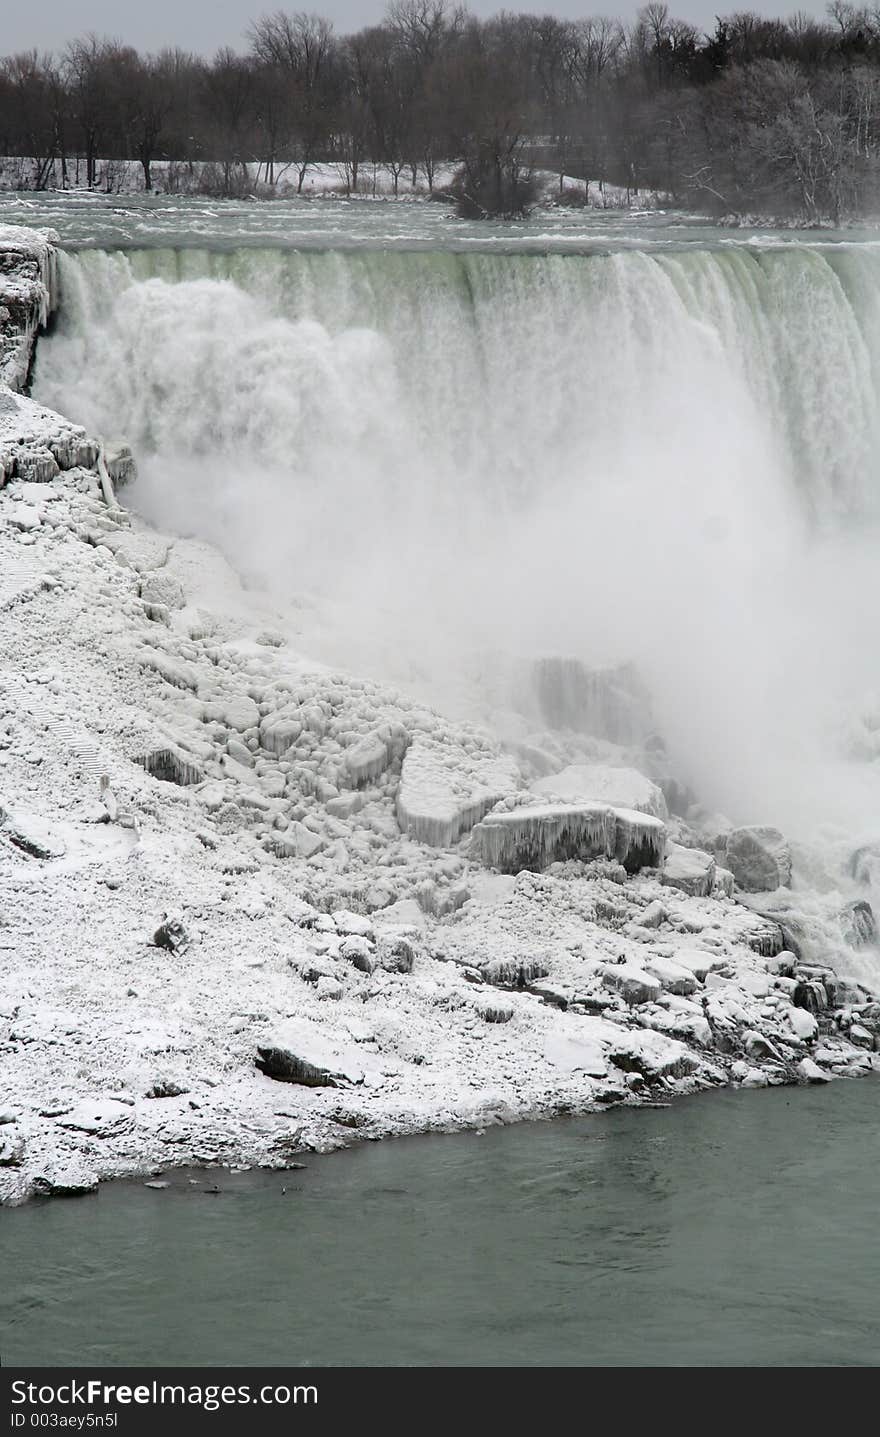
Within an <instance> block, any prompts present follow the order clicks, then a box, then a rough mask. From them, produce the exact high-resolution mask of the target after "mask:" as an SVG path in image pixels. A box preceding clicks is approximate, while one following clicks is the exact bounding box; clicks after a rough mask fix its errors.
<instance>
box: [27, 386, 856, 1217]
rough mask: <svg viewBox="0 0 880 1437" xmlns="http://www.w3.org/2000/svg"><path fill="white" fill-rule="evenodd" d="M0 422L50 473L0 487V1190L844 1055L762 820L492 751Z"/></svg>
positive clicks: (817, 966)
mask: <svg viewBox="0 0 880 1437" xmlns="http://www.w3.org/2000/svg"><path fill="white" fill-rule="evenodd" d="M0 393H3V392H2V391H0ZM9 397H10V399H11V398H12V396H11V395H10V396H9ZM7 414H8V416H9V417H8V419H7V421H6V432H7V433H8V434H9V435H10V436H12V435H14V434H16V433H17V434H18V437H21V436H23V435H26V434H31V435H33V436H36V437H37V438H39V437H40V436H42V437H43V439H44V440H45V448H46V450H47V452H48V453H49V454H50V455H51V457H52V458H53V460H54V462H55V465H56V472H54V473H52V474H51V476H50V474H49V472H48V470H46V471H44V472H42V473H33V474H31V475H29V474H28V473H27V472H25V471H21V472H20V471H19V470H18V468H17V467H14V468H13V469H12V470H10V471H9V473H8V477H6V483H5V485H3V484H0V1093H2V1098H0V1198H2V1199H3V1200H5V1201H19V1200H22V1199H24V1198H26V1197H27V1196H28V1195H30V1194H32V1193H35V1192H45V1193H50V1192H69V1191H82V1190H86V1189H88V1188H90V1187H92V1186H94V1184H95V1183H96V1182H97V1181H98V1180H99V1179H100V1178H105V1177H112V1176H114V1175H120V1174H125V1173H138V1172H145V1171H155V1170H159V1169H161V1168H163V1167H168V1166H172V1165H175V1164H181V1163H191V1162H197V1163H211V1162H219V1163H228V1164H242V1163H265V1164H270V1165H277V1166H283V1165H284V1164H285V1163H286V1162H289V1161H290V1160H291V1159H292V1158H293V1157H294V1155H295V1154H296V1153H297V1152H299V1151H302V1150H308V1149H311V1150H319V1151H322V1150H328V1149H331V1148H334V1147H338V1146H340V1145H342V1144H344V1143H347V1142H349V1141H351V1140H352V1139H353V1138H354V1137H357V1136H358V1135H360V1136H368V1137H381V1136H384V1135H387V1134H392V1133H402V1132H415V1131H428V1130H452V1129H455V1128H458V1127H462V1126H466V1125H478V1126H479V1125H484V1124H486V1123H489V1122H501V1121H510V1120H513V1119H515V1118H522V1117H528V1116H537V1115H550V1114H554V1113H559V1112H571V1111H579V1110H587V1109H590V1108H594V1107H596V1106H597V1105H603V1104H608V1103H616V1102H639V1101H644V1100H645V1098H648V1099H649V1100H654V1101H656V1100H657V1099H658V1098H665V1097H668V1096H671V1095H673V1094H675V1093H680V1092H690V1091H693V1090H695V1089H698V1088H702V1087H707V1086H710V1085H715V1084H719V1083H724V1082H731V1081H733V1082H744V1083H746V1084H748V1085H761V1084H765V1083H768V1082H773V1083H776V1082H792V1081H798V1082H808V1081H823V1080H825V1079H827V1078H828V1077H830V1076H832V1075H834V1074H837V1073H840V1074H844V1073H847V1074H854V1073H858V1072H863V1071H866V1070H869V1069H870V1068H871V1067H872V1066H873V1065H874V1064H875V1062H876V1061H877V1060H876V1057H875V1047H876V1042H877V1036H876V1035H877V1033H878V1032H880V1005H878V1004H877V1003H876V1002H874V1001H873V999H872V997H871V995H870V994H869V993H868V992H867V990H866V989H865V988H864V987H862V986H860V985H859V984H858V983H856V982H854V981H852V980H847V979H845V978H841V977H838V976H836V975H835V974H834V973H833V972H832V971H831V970H830V969H829V967H828V965H827V962H825V961H824V960H823V958H822V954H821V952H817V950H816V944H815V942H813V941H812V938H811V934H810V933H807V934H805V933H804V932H803V927H804V925H803V924H801V926H800V927H799V926H798V914H799V913H800V912H801V909H800V908H799V903H800V902H801V898H800V895H799V894H798V893H797V891H796V890H790V889H789V888H788V887H787V886H786V884H787V883H788V882H789V879H790V857H791V855H790V851H789V849H788V846H787V845H786V844H785V840H784V838H783V836H782V835H780V834H777V833H776V832H775V831H774V830H772V829H768V828H763V829H749V830H746V829H740V830H733V831H725V832H723V833H721V834H720V835H719V834H718V833H717V832H716V831H713V829H712V826H711V824H710V823H708V821H707V823H706V824H705V825H704V826H703V827H702V828H699V829H698V828H695V827H692V826H690V825H689V824H687V823H684V822H682V820H681V819H678V818H672V819H668V818H667V817H665V816H664V817H661V816H660V815H659V812H658V810H661V809H662V806H663V801H664V800H663V795H662V794H661V795H659V796H658V794H659V790H658V789H657V787H656V784H652V783H651V782H649V780H650V779H652V778H656V777H657V775H656V774H654V773H653V772H648V770H647V767H644V770H643V771H640V770H641V769H642V765H635V758H634V750H633V749H629V748H628V749H627V751H626V760H625V761H624V760H623V758H622V757H621V756H620V755H621V754H622V753H623V750H619V751H618V759H617V762H616V763H615V762H614V761H613V760H614V749H613V745H612V743H611V741H610V740H606V739H605V738H604V737H603V744H604V748H603V750H602V752H603V753H605V754H606V757H607V759H608V764H607V765H606V766H605V767H604V768H603V767H602V765H600V764H598V763H596V762H595V755H593V756H592V758H593V761H592V767H590V765H589V764H588V763H587V762H586V761H585V756H584V755H585V752H586V753H587V754H589V749H588V738H585V736H584V735H583V734H577V733H575V732H568V731H566V730H563V729H562V728H559V729H557V730H556V731H555V733H550V734H545V735H542V734H536V735H533V736H529V740H528V741H523V742H522V743H521V744H518V745H512V746H510V747H507V748H505V747H502V745H501V744H500V743H499V742H498V741H497V739H496V738H495V737H493V735H492V734H490V733H488V732H485V731H484V730H482V729H480V728H479V727H476V726H473V725H468V724H465V723H460V722H453V721H451V720H449V719H447V718H445V717H444V716H443V715H442V714H441V713H439V712H437V711H435V710H434V709H432V708H431V707H429V706H427V705H425V704H423V703H420V702H418V701H416V700H415V699H413V698H411V697H409V696H408V695H406V694H402V693H399V692H397V691H395V690H394V689H392V688H390V687H389V686H388V685H385V684H382V683H378V682H372V681H370V680H367V679H355V678H353V677H351V676H350V675H348V674H346V673H343V672H340V671H338V670H336V669H332V668H328V667H325V666H321V665H319V664H316V663H315V662H314V661H310V660H308V659H306V658H304V657H303V656H302V654H301V653H299V652H298V650H297V644H296V626H295V622H294V619H295V616H294V615H292V614H291V613H290V612H289V611H286V610H285V609H284V608H283V607H279V606H278V603H277V602H276V601H274V600H272V599H271V598H269V597H267V596H265V595H263V594H261V593H260V591H259V590H257V589H254V588H248V589H245V588H244V587H243V586H242V584H241V582H240V580H239V578H238V576H237V574H236V573H235V572H234V570H233V569H232V568H231V566H230V565H229V564H228V563H227V562H226V560H225V559H223V558H222V556H221V555H220V554H219V553H218V552H217V551H216V550H214V549H213V548H211V547H210V546H208V545H207V544H203V543H200V542H198V541H195V540H191V539H181V538H178V537H176V536H175V535H172V534H164V533H161V532H159V531H157V530H155V529H152V528H150V527H148V526H146V525H144V524H142V523H140V522H139V521H137V520H136V519H134V518H133V517H132V516H130V515H129V514H128V513H126V512H125V511H124V510H123V509H121V508H120V507H118V505H116V504H113V503H110V504H108V502H107V498H108V494H107V490H106V487H105V488H104V489H103V490H102V487H101V484H100V481H99V478H98V476H97V475H96V473H95V472H93V471H92V470H91V469H90V468H88V467H86V465H85V463H84V461H86V460H89V459H90V457H91V455H90V452H87V451H85V450H83V451H82V452H80V454H79V455H78V458H79V460H80V461H81V462H79V463H72V464H70V465H68V466H67V467H66V469H65V472H63V473H62V472H60V469H61V465H60V462H59V460H58V459H57V457H56V453H55V450H54V449H53V448H52V442H53V436H55V438H54V442H55V443H56V445H57V443H58V440H59V438H60V437H61V436H63V435H64V434H65V433H66V432H68V431H72V430H73V428H74V427H73V426H67V425H66V421H64V420H63V419H61V418H60V417H59V416H56V415H52V414H51V412H50V411H48V410H45V409H40V408H39V406H34V405H32V404H31V403H30V401H28V400H26V399H24V398H23V397H20V396H19V397H17V398H16V399H15V408H14V411H13V410H11V409H9V410H7ZM16 426H17V429H16ZM28 426H30V428H28ZM76 432H77V433H78V434H79V435H80V440H81V442H82V444H83V445H92V446H93V447H94V448H96V447H97V446H96V444H95V442H94V441H92V440H91V439H89V438H88V436H85V435H84V434H83V433H82V431H76ZM29 442H30V441H29ZM18 447H19V448H25V449H26V448H27V447H28V445H25V446H18ZM96 462H97V461H96ZM4 474H5V471H4ZM38 481H42V482H38ZM109 497H110V498H111V500H112V497H113V496H112V492H111V494H110V495H109ZM565 672H566V674H567V675H568V677H569V678H573V676H574V670H572V669H571V668H570V667H569V668H566V670H565ZM604 682H605V680H595V681H594V680H593V679H590V681H589V682H587V681H586V680H585V681H584V683H583V684H578V683H572V684H569V685H568V687H567V689H566V703H567V704H568V705H569V707H570V706H571V704H573V703H574V701H575V698H574V696H575V695H576V693H577V692H579V691H580V689H581V688H583V689H584V691H585V692H587V691H589V693H590V694H591V695H592V696H593V697H595V694H596V693H597V692H598V691H599V690H600V689H601V685H602V683H604ZM615 692H616V689H615ZM591 702H592V699H591ZM599 707H600V708H601V711H602V712H603V714H604V715H605V717H606V719H608V721H609V722H610V717H609V715H610V716H612V717H613V716H614V715H616V714H617V712H618V707H619V705H613V706H609V705H607V704H606V705H604V706H599ZM597 711H598V709H597ZM574 717H576V715H574ZM571 718H572V715H571V714H569V713H566V719H567V720H570V719H571ZM616 721H617V720H616V718H615V722H616ZM637 731H638V729H637V726H635V725H634V726H633V729H632V732H633V733H636V732H637ZM647 763H648V758H647V755H645V757H644V765H645V766H646V765H647ZM634 765H635V767H634ZM609 766H610V767H611V768H614V769H616V770H617V772H613V773H609V772H608V771H607V769H608V767H609ZM575 768H576V769H577V772H574V770H575ZM541 774H542V775H543V779H542V778H541V777H540V776H539V775H541ZM554 776H555V777H556V787H555V788H554V786H553V783H552V782H550V781H548V780H550V779H551V778H552V777H554ZM585 785H586V786H591V787H593V788H594V789H595V790H596V791H595V792H593V793H584V792H582V791H581V790H582V789H583V787H584V786H585ZM671 792H672V788H671V787H670V793H671ZM591 800H593V802H592V806H591V804H590V801H591ZM573 809H578V810H580V809H583V810H588V811H589V812H590V813H592V814H593V816H594V817H593V819H591V820H590V821H585V822H583V823H572V822H571V821H570V814H571V812H572V810H573ZM649 810H653V811H649ZM560 815H561V817H560ZM545 821H546V822H549V823H550V824H551V825H552V824H554V823H561V824H562V826H563V828H564V832H565V839H564V845H563V851H561V852H559V853H557V852H556V851H554V849H553V845H552V843H551V844H547V843H546V842H545V838H546V833H545V832H544V829H543V828H542V825H543V824H544V823H545ZM621 823H623V824H624V825H628V828H626V832H624V831H623V830H620V824H621ZM536 825H537V830H536ZM481 827H482V828H484V833H483V834H481V833H480V832H479V829H480V828H481ZM486 827H488V828H489V829H490V830H493V829H494V830H495V831H496V832H495V833H494V836H493V840H492V842H491V843H487V842H486V841H485V828H486ZM538 830H539V831H540V835H541V841H540V843H534V842H533V841H532V840H533V838H534V835H535V833H536V831H538ZM619 830H620V831H619ZM498 831H500V832H501V834H502V835H503V834H504V833H505V832H507V831H510V832H512V833H513V838H514V846H519V845H526V846H528V848H529V854H528V863H526V864H524V865H523V867H522V868H520V867H519V864H518V863H513V864H509V863H508V862H507V861H506V859H505V862H504V863H503V864H502V863H499V864H498V866H496V860H497V859H498V857H499V852H500V851H499V849H498V846H497V843H496V838H497V836H498ZM553 831H554V832H555V830H553ZM597 835H598V839H599V840H601V843H600V847H599V851H596V843H597ZM627 835H629V837H627ZM551 836H552V833H551ZM632 836H635V839H636V842H635V843H634V844H633V843H630V841H629V838H630V837H632ZM625 838H626V839H627V841H626V842H623V840H624V839H625ZM619 840H620V846H619ZM648 840H650V841H648ZM664 850H665V855H666V856H665V857H664ZM869 860H870V855H867V856H866V857H865V858H864V862H866V863H868V862H869ZM728 865H729V866H728ZM508 866H512V867H513V868H514V869H516V870H517V871H513V872H510V873H504V872H500V871H498V868H499V867H508ZM533 868H534V869H537V870H538V871H534V872H533V871H529V870H530V869H533ZM776 879H778V880H779V883H780V887H779V888H778V889H777V890H776V891H775V892H768V891H767V884H768V882H769V881H771V880H773V881H775V880H776ZM734 883H736V884H737V885H738V887H737V890H736V892H737V895H738V897H737V898H735V897H734V896H733V892H734ZM740 900H742V901H740ZM835 904H838V906H841V907H842V899H839V898H838V896H835V894H833V893H832V894H829V895H828V898H827V906H828V908H829V911H834V912H836V908H835ZM856 907H857V905H855V904H850V906H849V908H848V910H847V913H846V915H844V914H843V913H841V920H840V921H841V925H842V926H843V925H846V926H847V932H848V933H849V934H850V938H849V940H848V941H851V942H852V943H853V944H855V945H858V944H865V943H867V944H869V945H870V944H872V943H873V942H874V941H875V930H874V928H873V919H872V916H871V915H870V908H869V907H868V905H867V904H862V905H861V907H860V908H859V909H858V912H857V911H856ZM774 911H776V913H777V915H778V916H773V915H774ZM768 915H769V916H768ZM793 948H797V949H798V950H799V952H797V953H796V952H794V951H792V949H793Z"/></svg>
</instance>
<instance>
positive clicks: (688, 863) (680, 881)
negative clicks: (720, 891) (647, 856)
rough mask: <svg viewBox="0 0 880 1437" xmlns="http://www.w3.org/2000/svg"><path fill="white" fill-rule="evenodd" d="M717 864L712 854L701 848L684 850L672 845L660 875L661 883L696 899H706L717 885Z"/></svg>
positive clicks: (669, 846)
mask: <svg viewBox="0 0 880 1437" xmlns="http://www.w3.org/2000/svg"><path fill="white" fill-rule="evenodd" d="M715 871H716V864H715V859H714V858H713V857H712V854H711V853H704V852H703V850H702V849H700V848H682V847H681V845H680V844H678V843H670V844H669V845H668V847H667V851H666V859H665V861H664V864H663V868H662V870H661V873H660V882H661V883H664V884H666V885H668V886H669V887H670V888H680V889H681V891H682V892H683V893H690V894H691V895H692V896H693V897H695V898H706V897H708V895H709V894H710V893H711V892H712V889H713V887H714V883H715Z"/></svg>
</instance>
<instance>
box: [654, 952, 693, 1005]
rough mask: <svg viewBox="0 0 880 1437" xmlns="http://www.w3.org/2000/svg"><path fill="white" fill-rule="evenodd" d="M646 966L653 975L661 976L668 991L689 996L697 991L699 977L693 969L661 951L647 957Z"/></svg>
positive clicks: (660, 978) (661, 980)
mask: <svg viewBox="0 0 880 1437" xmlns="http://www.w3.org/2000/svg"><path fill="white" fill-rule="evenodd" d="M645 968H646V970H647V972H648V973H650V974H652V975H653V977H655V978H659V980H660V982H661V983H662V985H663V987H664V988H665V989H666V991H667V993H675V994H677V995H679V996H681V997H687V996H688V994H690V993H695V992H696V991H697V979H696V975H695V974H694V973H693V971H692V970H691V969H690V968H686V967H685V966H684V964H683V963H676V962H675V961H674V960H673V959H672V958H666V957H664V956H663V954H661V953H657V954H652V956H651V957H650V958H648V959H646V961H645Z"/></svg>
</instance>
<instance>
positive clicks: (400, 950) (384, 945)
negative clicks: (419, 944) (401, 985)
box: [378, 934, 416, 973]
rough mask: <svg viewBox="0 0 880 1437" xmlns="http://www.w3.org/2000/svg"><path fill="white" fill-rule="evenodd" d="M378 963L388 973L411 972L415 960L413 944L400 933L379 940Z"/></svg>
mask: <svg viewBox="0 0 880 1437" xmlns="http://www.w3.org/2000/svg"><path fill="white" fill-rule="evenodd" d="M378 951H379V965H380V967H382V968H384V969H385V970H386V971H387V972H388V973H411V972H412V970H413V965H414V963H415V960H416V949H415V945H414V944H413V943H411V942H410V940H409V939H408V938H405V937H404V936H403V935H402V934H398V935H397V936H396V937H393V936H392V937H387V938H386V937H383V938H381V939H380V940H379V950H378Z"/></svg>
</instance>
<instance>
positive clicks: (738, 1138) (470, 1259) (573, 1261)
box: [0, 1079, 880, 1367]
mask: <svg viewBox="0 0 880 1437" xmlns="http://www.w3.org/2000/svg"><path fill="white" fill-rule="evenodd" d="M878 1099H880V1082H878V1081H876V1080H872V1079H866V1080H864V1081H862V1082H839V1083H834V1084H832V1085H831V1086H829V1087H827V1088H816V1089H797V1090H793V1089H775V1090H771V1091H764V1092H760V1091H759V1092H748V1091H739V1092H723V1093H718V1094H711V1095H702V1096H700V1097H697V1098H694V1099H688V1100H684V1101H681V1102H677V1103H675V1104H674V1105H673V1106H671V1107H669V1108H665V1109H658V1110H642V1111H638V1110H629V1111H625V1110H618V1111H615V1112H611V1113H608V1114H603V1115H601V1116H596V1117H590V1118H584V1119H574V1120H569V1121H557V1122H554V1123H537V1124H531V1123H530V1124H523V1125H519V1126H515V1127H511V1128H501V1129H499V1128H496V1129H490V1130H487V1131H486V1132H485V1134H484V1135H482V1136H478V1135H476V1134H466V1135H462V1136H459V1137H454V1138H436V1137H434V1138H419V1139H409V1140H403V1141H396V1142H386V1143H382V1144H377V1145H375V1146H372V1145H370V1146H364V1147H360V1148H356V1149H352V1150H350V1151H348V1152H345V1153H339V1154H335V1155H334V1156H332V1157H311V1158H309V1159H308V1162H307V1166H306V1168H305V1169H304V1170H303V1171H300V1172H290V1173H269V1174H266V1173H256V1174H238V1175H233V1174H228V1173H225V1172H222V1171H218V1172H213V1173H208V1174H205V1173H198V1174H180V1173H178V1174H171V1175H169V1176H170V1183H171V1186H170V1187H169V1188H167V1189H165V1190H161V1191H155V1190H151V1189H149V1188H146V1187H144V1186H143V1185H141V1184H138V1183H132V1184H128V1183H126V1184H117V1185H110V1186H105V1187H103V1188H102V1189H101V1190H100V1191H99V1192H98V1194H97V1195H96V1196H93V1197H86V1198H81V1199H78V1200H70V1201H62V1200H57V1199H56V1200H54V1201H50V1202H35V1203H32V1204H30V1205H29V1206H27V1207H24V1208H20V1209H17V1210H6V1211H3V1212H2V1214H0V1270H2V1272H3V1274H4V1283H3V1288H2V1294H0V1350H2V1358H3V1362H4V1364H5V1365H10V1366H12V1365H15V1364H17V1363H18V1364H23V1363H37V1364H45V1365H64V1364H79V1363H108V1364H116V1365H123V1364H129V1363H130V1364H149V1363H160V1364H161V1363H164V1364H169V1365H170V1364H178V1365H180V1364H199V1363H206V1364H230V1365H237V1364H242V1365H262V1364H280V1365H292V1366H309V1365H315V1366H347V1365H356V1366H407V1365H415V1366H462V1367H469V1366H488V1367H495V1366H498V1367H504V1366H535V1367H543V1366H588V1367H589V1366H631V1365H650V1366H702V1365H708V1366H728V1365H730V1366H734V1365H741V1366H829V1365H833V1366H872V1365H875V1364H876V1363H877V1361H878V1359H880V1299H878V1291H880V1238H878V1223H877V1176H876V1175H877V1170H878V1164H880V1128H878V1122H877V1118H878ZM193 1177H195V1178H197V1179H198V1181H197V1182H191V1181H190V1178H193ZM215 1185H216V1187H217V1188H219V1191H218V1192H213V1191H210V1189H212V1188H213V1187H214V1186H215Z"/></svg>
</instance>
